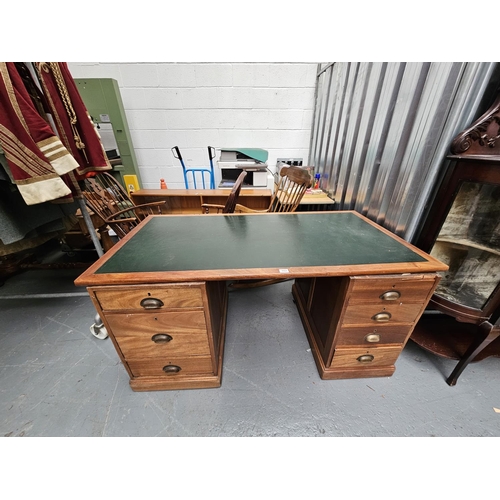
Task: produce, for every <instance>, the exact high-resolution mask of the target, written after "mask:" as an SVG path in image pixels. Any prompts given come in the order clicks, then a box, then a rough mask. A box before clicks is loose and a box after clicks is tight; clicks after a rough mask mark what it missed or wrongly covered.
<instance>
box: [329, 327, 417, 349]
mask: <svg viewBox="0 0 500 500" xmlns="http://www.w3.org/2000/svg"><path fill="white" fill-rule="evenodd" d="M411 326H412V325H377V326H361V327H356V326H351V327H344V328H341V329H340V330H339V332H338V334H337V347H340V346H354V345H356V346H375V345H380V344H403V343H404V342H405V340H406V337H407V336H408V334H409V332H410V328H411Z"/></svg>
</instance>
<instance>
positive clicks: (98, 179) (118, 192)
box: [82, 172, 165, 238]
mask: <svg viewBox="0 0 500 500" xmlns="http://www.w3.org/2000/svg"><path fill="white" fill-rule="evenodd" d="M82 194H83V197H84V199H85V203H86V205H87V207H88V208H89V209H90V210H92V211H93V212H94V213H96V214H97V215H98V216H99V217H100V218H101V219H102V220H103V224H104V225H105V226H106V225H107V226H109V227H110V228H111V229H113V231H114V232H115V233H116V235H117V236H118V238H123V237H124V236H125V235H126V234H128V233H129V232H130V231H131V230H132V229H133V228H134V227H135V226H137V225H138V224H139V222H141V220H143V219H144V218H145V217H147V216H148V215H150V214H160V213H161V206H162V205H164V204H165V201H157V202H152V203H144V204H142V205H134V203H133V201H132V200H131V199H130V198H129V196H128V193H127V191H126V190H125V188H124V187H123V186H122V185H121V184H120V183H119V182H118V181H117V180H116V179H115V178H114V177H113V176H112V175H111V174H109V173H107V172H100V173H98V174H97V175H96V176H95V177H89V178H87V179H85V180H84V189H83V190H82Z"/></svg>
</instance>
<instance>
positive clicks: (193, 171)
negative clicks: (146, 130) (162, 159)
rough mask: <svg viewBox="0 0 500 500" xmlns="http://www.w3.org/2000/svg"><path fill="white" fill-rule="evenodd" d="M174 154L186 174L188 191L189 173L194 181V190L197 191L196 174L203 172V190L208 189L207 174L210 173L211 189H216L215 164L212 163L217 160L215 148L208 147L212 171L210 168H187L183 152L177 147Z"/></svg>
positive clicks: (185, 182) (185, 181)
mask: <svg viewBox="0 0 500 500" xmlns="http://www.w3.org/2000/svg"><path fill="white" fill-rule="evenodd" d="M172 153H173V155H174V158H176V159H177V160H179V161H180V162H181V166H182V172H183V174H184V184H185V186H186V189H189V181H188V174H189V173H191V178H192V180H193V187H194V189H197V185H196V172H201V182H202V185H203V189H206V184H205V173H208V175H209V179H210V189H215V177H214V164H213V161H212V160H213V159H214V158H215V148H213V147H212V146H208V158H209V160H210V170H209V169H208V168H186V165H185V164H184V160H183V158H182V155H181V152H180V150H179V148H178V147H177V146H174V147H173V148H172Z"/></svg>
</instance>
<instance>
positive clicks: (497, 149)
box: [411, 96, 500, 385]
mask: <svg viewBox="0 0 500 500" xmlns="http://www.w3.org/2000/svg"><path fill="white" fill-rule="evenodd" d="M448 159H449V160H450V165H449V168H448V170H447V172H446V175H445V177H444V179H443V181H442V183H441V186H440V188H439V190H438V193H437V195H436V198H435V202H434V204H433V206H432V208H431V210H430V212H429V216H428V217H427V220H426V222H425V224H424V225H423V229H422V231H421V236H420V238H419V240H418V241H417V242H416V246H418V247H419V248H421V249H422V250H424V251H426V252H428V253H430V254H431V255H433V256H434V257H436V258H438V259H439V260H441V261H442V262H444V263H446V264H448V266H449V269H448V270H447V271H445V272H443V273H441V281H440V283H439V285H438V287H437V288H436V291H435V293H434V295H433V296H432V298H431V301H430V303H429V306H428V310H434V311H437V312H439V313H441V314H425V315H424V316H423V317H422V318H421V320H420V321H419V323H418V325H417V327H416V328H415V331H414V333H413V335H412V337H411V338H412V340H414V341H415V342H416V343H417V344H419V345H421V346H422V347H424V348H426V349H428V350H431V351H432V352H435V353H436V354H439V355H442V356H445V357H449V358H454V359H460V362H459V363H458V365H457V367H456V368H455V370H454V371H453V373H452V374H451V375H450V377H449V378H448V380H447V382H448V384H450V385H455V383H456V381H457V379H458V376H459V375H460V373H461V372H462V371H463V369H464V368H465V367H466V366H467V364H468V363H469V362H471V361H473V360H476V361H477V360H479V359H482V358H484V357H486V356H489V355H499V354H500V345H498V343H497V342H495V339H497V337H498V336H499V333H500V327H499V326H498V319H499V316H500V96H499V97H498V98H497V100H496V102H495V103H494V104H493V105H492V106H491V107H490V109H489V110H488V111H487V112H486V113H485V114H484V115H483V116H481V117H480V118H479V119H478V120H476V121H475V122H474V123H473V124H472V125H471V126H470V127H469V128H468V129H467V130H465V131H463V132H461V133H460V134H459V135H458V136H457V137H456V138H455V139H454V141H453V143H452V145H451V154H450V155H449V156H448ZM499 340H500V339H499Z"/></svg>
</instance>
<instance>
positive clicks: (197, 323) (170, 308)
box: [88, 282, 227, 391]
mask: <svg viewBox="0 0 500 500" xmlns="http://www.w3.org/2000/svg"><path fill="white" fill-rule="evenodd" d="M88 291H89V293H90V297H91V299H92V301H93V303H94V305H95V307H96V309H97V311H98V313H99V315H100V317H101V319H102V320H103V322H104V324H105V326H106V329H107V331H108V333H109V337H110V338H111V340H112V342H113V344H114V346H115V349H116V351H117V353H118V355H119V356H120V359H121V361H122V363H123V365H124V366H125V368H126V370H127V372H128V374H129V376H130V386H131V388H132V389H133V390H134V391H154V390H169V389H205V388H210V387H220V384H221V374H222V356H223V350H224V332H225V329H226V313H227V287H226V283H225V282H201V283H182V284H175V283H168V284H150V285H148V284H144V285H130V286H125V285H124V286H120V285H118V286H98V287H89V288H88Z"/></svg>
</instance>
